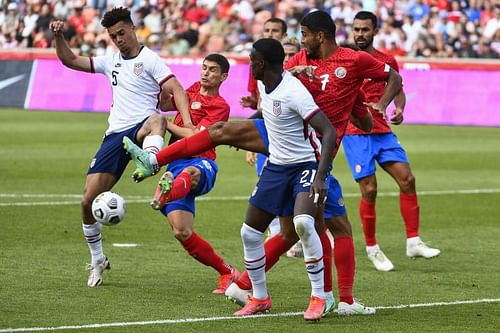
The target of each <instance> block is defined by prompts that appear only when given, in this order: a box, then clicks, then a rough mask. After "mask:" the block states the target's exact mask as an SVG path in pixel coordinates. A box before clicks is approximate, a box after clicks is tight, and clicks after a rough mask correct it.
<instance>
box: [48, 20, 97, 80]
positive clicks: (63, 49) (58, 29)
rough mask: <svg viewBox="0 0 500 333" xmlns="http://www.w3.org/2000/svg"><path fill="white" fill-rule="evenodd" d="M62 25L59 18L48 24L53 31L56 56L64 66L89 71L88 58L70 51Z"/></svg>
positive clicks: (90, 67)
mask: <svg viewBox="0 0 500 333" xmlns="http://www.w3.org/2000/svg"><path fill="white" fill-rule="evenodd" d="M63 27H64V22H63V21H60V20H57V21H53V22H51V23H50V25H49V28H50V30H51V31H52V32H53V33H54V40H55V41H56V53H57V57H58V58H59V59H60V60H61V62H62V63H63V64H64V66H66V67H69V68H72V69H76V70H78V71H83V72H90V71H91V69H92V66H91V62H90V58H89V57H81V56H78V55H76V54H74V53H73V51H71V48H70V47H69V44H68V42H67V41H66V39H64V35H63Z"/></svg>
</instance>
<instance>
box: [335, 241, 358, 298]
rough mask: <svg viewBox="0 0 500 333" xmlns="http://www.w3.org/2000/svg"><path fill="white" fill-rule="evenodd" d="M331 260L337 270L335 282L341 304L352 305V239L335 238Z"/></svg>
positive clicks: (354, 267) (353, 262)
mask: <svg viewBox="0 0 500 333" xmlns="http://www.w3.org/2000/svg"><path fill="white" fill-rule="evenodd" d="M333 259H334V261H335V267H336V268H337V282H338V285H339V298H340V301H341V302H346V303H347V304H352V303H353V302H354V300H353V298H352V286H353V284H354V270H355V269H356V261H355V260H354V242H353V241H352V237H339V238H335V249H334V251H333Z"/></svg>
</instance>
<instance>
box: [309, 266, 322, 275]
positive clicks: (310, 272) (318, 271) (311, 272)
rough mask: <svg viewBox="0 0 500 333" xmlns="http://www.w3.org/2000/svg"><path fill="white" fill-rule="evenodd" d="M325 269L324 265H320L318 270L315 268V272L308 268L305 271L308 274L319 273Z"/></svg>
mask: <svg viewBox="0 0 500 333" xmlns="http://www.w3.org/2000/svg"><path fill="white" fill-rule="evenodd" d="M324 270H325V268H324V267H321V268H320V269H319V270H317V271H316V272H313V271H310V270H307V273H309V274H319V273H322V272H323V271H324Z"/></svg>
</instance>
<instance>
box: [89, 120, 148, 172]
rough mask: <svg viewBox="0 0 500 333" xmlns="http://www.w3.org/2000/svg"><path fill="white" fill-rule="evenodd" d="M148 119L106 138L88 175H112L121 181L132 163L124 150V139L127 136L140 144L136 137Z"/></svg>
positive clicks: (91, 164) (93, 160)
mask: <svg viewBox="0 0 500 333" xmlns="http://www.w3.org/2000/svg"><path fill="white" fill-rule="evenodd" d="M146 119H147V118H146ZM146 119H144V120H143V121H142V122H140V123H139V124H137V125H135V126H134V127H132V128H130V129H128V130H125V131H123V132H119V133H112V134H110V135H107V136H105V137H104V139H103V140H102V144H101V147H100V148H99V150H98V151H97V153H96V154H95V156H94V158H93V159H92V162H91V163H90V168H89V170H88V171H87V174H88V175H90V174H93V173H112V174H113V175H115V176H116V178H117V179H120V177H121V176H122V174H123V171H124V170H125V168H126V167H127V164H128V162H129V161H130V157H129V156H128V154H127V152H126V151H125V149H123V142H122V140H123V137H124V136H127V137H128V138H129V139H131V140H132V141H133V142H134V143H135V144H138V142H137V140H136V135H137V132H138V131H139V129H140V128H141V127H142V125H143V124H144V122H145V121H146Z"/></svg>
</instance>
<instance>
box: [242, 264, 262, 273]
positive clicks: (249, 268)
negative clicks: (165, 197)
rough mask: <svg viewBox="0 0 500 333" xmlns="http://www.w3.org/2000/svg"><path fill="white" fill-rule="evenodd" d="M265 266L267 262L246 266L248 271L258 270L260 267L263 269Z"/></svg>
mask: <svg viewBox="0 0 500 333" xmlns="http://www.w3.org/2000/svg"><path fill="white" fill-rule="evenodd" d="M264 267H266V264H265V263H264V264H263V265H261V266H258V267H249V266H247V265H245V268H246V270H247V271H255V270H258V269H262V268H264Z"/></svg>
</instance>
